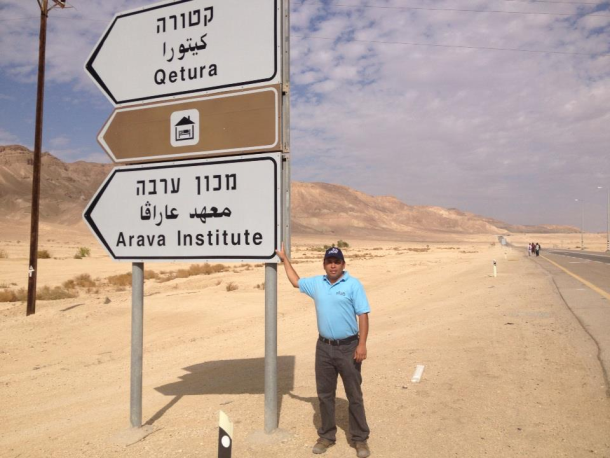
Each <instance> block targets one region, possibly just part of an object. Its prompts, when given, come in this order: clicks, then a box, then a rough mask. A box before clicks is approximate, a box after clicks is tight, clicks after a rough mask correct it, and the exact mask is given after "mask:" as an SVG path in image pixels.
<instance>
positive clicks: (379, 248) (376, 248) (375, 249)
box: [371, 246, 383, 251]
mask: <svg viewBox="0 0 610 458" xmlns="http://www.w3.org/2000/svg"><path fill="white" fill-rule="evenodd" d="M371 250H373V251H379V250H383V248H381V247H380V246H376V247H375V248H371Z"/></svg>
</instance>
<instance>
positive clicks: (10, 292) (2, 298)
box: [0, 289, 19, 302]
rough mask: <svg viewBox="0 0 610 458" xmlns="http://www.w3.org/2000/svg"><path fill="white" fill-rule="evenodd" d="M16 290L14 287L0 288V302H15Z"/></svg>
mask: <svg viewBox="0 0 610 458" xmlns="http://www.w3.org/2000/svg"><path fill="white" fill-rule="evenodd" d="M18 300H19V299H18V298H17V292H16V291H15V290H14V289H3V290H0V302H17V301H18Z"/></svg>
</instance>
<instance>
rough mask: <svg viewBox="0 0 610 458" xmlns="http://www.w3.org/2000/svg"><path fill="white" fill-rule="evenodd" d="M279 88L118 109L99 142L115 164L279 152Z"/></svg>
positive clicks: (108, 122)
mask: <svg viewBox="0 0 610 458" xmlns="http://www.w3.org/2000/svg"><path fill="white" fill-rule="evenodd" d="M280 101H281V92H280V87H279V85H277V86H269V87H263V88H260V89H253V90H247V91H234V92H227V93H221V94H217V95H210V96H205V97H198V98H193V99H181V100H178V101H169V102H168V101H165V102H162V103H153V104H148V105H138V106H130V107H126V108H119V109H116V110H115V111H114V112H113V113H112V115H111V116H110V118H108V121H106V123H105V124H104V127H102V130H101V131H100V134H99V135H98V137H97V139H98V142H99V144H100V145H101V146H102V148H103V149H104V150H105V151H106V153H108V155H109V156H110V157H111V158H112V160H113V161H114V162H121V163H137V162H150V161H167V160H174V159H181V158H191V159H194V158H199V157H209V156H223V155H235V154H245V153H259V152H271V151H281V149H282V148H281V145H282V143H281V129H280V119H281V111H280V106H281V103H280Z"/></svg>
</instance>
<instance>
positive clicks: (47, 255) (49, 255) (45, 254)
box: [38, 250, 51, 259]
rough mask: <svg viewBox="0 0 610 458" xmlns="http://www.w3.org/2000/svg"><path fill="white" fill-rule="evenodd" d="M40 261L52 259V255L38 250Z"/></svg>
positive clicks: (46, 251)
mask: <svg viewBox="0 0 610 458" xmlns="http://www.w3.org/2000/svg"><path fill="white" fill-rule="evenodd" d="M38 259H51V253H49V251H48V250H38Z"/></svg>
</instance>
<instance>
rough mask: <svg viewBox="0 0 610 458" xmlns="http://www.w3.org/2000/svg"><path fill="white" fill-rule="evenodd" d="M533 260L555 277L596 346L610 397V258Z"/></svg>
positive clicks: (548, 255) (557, 255)
mask: <svg viewBox="0 0 610 458" xmlns="http://www.w3.org/2000/svg"><path fill="white" fill-rule="evenodd" d="M525 256H527V254H525ZM530 259H531V260H532V261H533V262H536V263H538V264H539V265H540V267H542V268H543V269H544V270H546V271H547V272H548V273H549V274H550V275H551V276H552V277H553V281H554V283H555V285H556V286H557V289H558V291H559V293H560V294H561V297H562V298H563V300H564V301H565V303H566V305H567V306H568V308H569V309H570V310H571V311H572V313H573V314H574V316H575V317H576V319H577V320H578V321H579V322H580V324H581V326H582V328H583V329H584V330H585V332H587V333H588V334H589V336H590V337H591V339H593V341H594V342H595V343H596V345H597V348H598V354H597V358H598V360H599V362H600V365H601V367H602V370H603V372H604V379H605V380H606V394H607V396H608V397H610V386H609V385H610V382H609V377H610V333H609V332H608V330H609V329H610V256H608V255H606V254H604V253H592V252H581V251H566V250H548V251H544V252H542V253H541V254H540V256H539V257H536V256H532V257H530Z"/></svg>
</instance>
